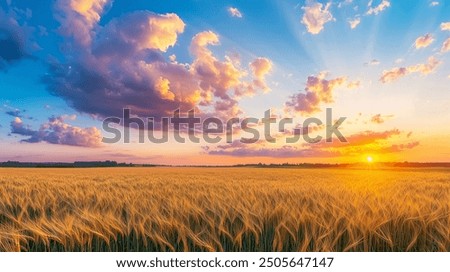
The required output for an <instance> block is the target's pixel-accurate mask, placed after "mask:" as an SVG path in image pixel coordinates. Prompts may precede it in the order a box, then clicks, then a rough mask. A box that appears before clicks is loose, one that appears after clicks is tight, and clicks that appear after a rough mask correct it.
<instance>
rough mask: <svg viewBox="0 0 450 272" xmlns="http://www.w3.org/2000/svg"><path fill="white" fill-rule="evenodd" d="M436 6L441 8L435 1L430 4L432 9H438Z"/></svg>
mask: <svg viewBox="0 0 450 272" xmlns="http://www.w3.org/2000/svg"><path fill="white" fill-rule="evenodd" d="M436 6H439V2H437V1H433V2H431V3H430V7H436Z"/></svg>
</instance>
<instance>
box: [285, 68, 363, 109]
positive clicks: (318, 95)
mask: <svg viewBox="0 0 450 272" xmlns="http://www.w3.org/2000/svg"><path fill="white" fill-rule="evenodd" d="M358 86H359V82H357V81H356V82H349V81H348V80H347V78H346V77H338V78H334V79H330V80H327V79H325V74H324V73H321V74H319V75H318V76H309V77H308V80H307V82H306V87H305V91H304V92H300V93H297V94H295V95H293V96H291V98H290V100H289V101H288V102H286V106H287V107H288V108H292V109H294V110H295V111H297V112H300V113H303V114H310V113H314V112H318V111H320V105H321V104H324V103H332V102H334V99H333V96H334V95H333V92H334V90H335V89H337V88H339V87H343V88H357V87H358Z"/></svg>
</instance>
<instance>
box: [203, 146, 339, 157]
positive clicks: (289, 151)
mask: <svg viewBox="0 0 450 272" xmlns="http://www.w3.org/2000/svg"><path fill="white" fill-rule="evenodd" d="M208 154H210V155H221V156H233V157H270V158H319V157H320V158H327V157H338V156H339V155H340V153H339V152H337V151H327V150H318V149H309V148H304V149H302V148H298V147H294V146H290V145H285V146H283V147H280V148H251V147H244V148H236V149H231V150H211V151H209V152H208Z"/></svg>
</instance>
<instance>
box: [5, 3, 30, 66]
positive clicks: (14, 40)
mask: <svg viewBox="0 0 450 272" xmlns="http://www.w3.org/2000/svg"><path fill="white" fill-rule="evenodd" d="M17 17H18V15H17V14H16V13H15V12H14V11H5V10H3V9H2V8H1V7H0V70H5V69H7V68H8V66H9V65H11V64H13V63H15V62H17V61H20V60H21V59H24V58H28V57H31V55H30V52H31V51H32V49H33V47H34V46H35V45H33V44H32V43H31V41H30V37H31V33H32V30H33V29H32V28H31V27H28V26H26V25H24V24H20V23H19V20H18V19H17Z"/></svg>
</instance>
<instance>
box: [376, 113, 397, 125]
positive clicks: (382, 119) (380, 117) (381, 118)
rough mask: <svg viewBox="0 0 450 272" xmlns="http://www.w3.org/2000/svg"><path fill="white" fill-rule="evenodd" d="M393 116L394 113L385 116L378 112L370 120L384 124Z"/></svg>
mask: <svg viewBox="0 0 450 272" xmlns="http://www.w3.org/2000/svg"><path fill="white" fill-rule="evenodd" d="M391 117H393V116H392V115H386V116H383V115H381V114H376V115H374V116H372V117H371V118H370V122H372V123H374V124H383V123H384V122H385V121H386V119H388V118H391Z"/></svg>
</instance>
